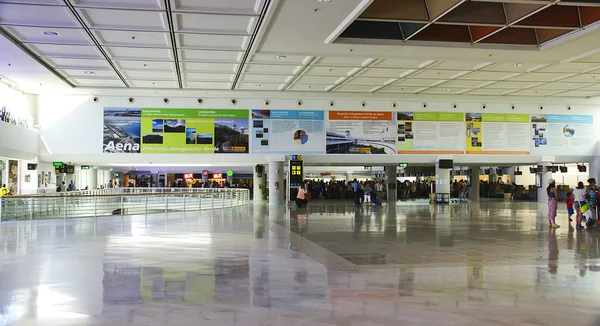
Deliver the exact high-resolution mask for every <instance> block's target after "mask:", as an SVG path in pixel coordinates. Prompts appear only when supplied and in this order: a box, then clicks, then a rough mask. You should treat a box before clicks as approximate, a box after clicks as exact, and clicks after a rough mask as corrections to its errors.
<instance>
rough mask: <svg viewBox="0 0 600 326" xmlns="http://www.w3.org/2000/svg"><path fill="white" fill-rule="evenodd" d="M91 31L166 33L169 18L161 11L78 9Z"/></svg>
mask: <svg viewBox="0 0 600 326" xmlns="http://www.w3.org/2000/svg"><path fill="white" fill-rule="evenodd" d="M77 11H78V12H79V14H80V15H81V17H82V18H83V19H84V20H85V22H86V23H87V25H88V26H89V27H90V28H91V29H124V30H145V31H166V30H168V28H167V16H166V13H164V12H160V11H133V10H110V9H77Z"/></svg>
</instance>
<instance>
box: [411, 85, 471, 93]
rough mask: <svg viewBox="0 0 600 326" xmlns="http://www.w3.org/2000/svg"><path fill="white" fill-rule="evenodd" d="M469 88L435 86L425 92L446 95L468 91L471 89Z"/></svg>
mask: <svg viewBox="0 0 600 326" xmlns="http://www.w3.org/2000/svg"><path fill="white" fill-rule="evenodd" d="M469 90H470V89H469V88H458V87H453V88H449V87H433V88H430V89H427V90H424V91H423V92H421V93H423V94H445V95H457V94H462V93H464V92H466V91H469Z"/></svg>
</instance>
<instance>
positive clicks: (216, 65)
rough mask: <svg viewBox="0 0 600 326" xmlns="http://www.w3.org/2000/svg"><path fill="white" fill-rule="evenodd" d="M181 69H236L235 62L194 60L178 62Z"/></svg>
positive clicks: (228, 71)
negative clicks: (202, 61) (201, 61)
mask: <svg viewBox="0 0 600 326" xmlns="http://www.w3.org/2000/svg"><path fill="white" fill-rule="evenodd" d="M180 65H181V70H182V71H195V72H225V73H234V72H236V71H237V68H238V65H237V64H226V63H196V62H184V63H180Z"/></svg>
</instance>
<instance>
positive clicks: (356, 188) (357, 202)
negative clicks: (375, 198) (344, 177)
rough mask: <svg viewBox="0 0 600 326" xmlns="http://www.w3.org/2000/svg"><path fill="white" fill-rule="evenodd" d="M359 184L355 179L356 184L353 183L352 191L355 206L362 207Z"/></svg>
mask: <svg viewBox="0 0 600 326" xmlns="http://www.w3.org/2000/svg"><path fill="white" fill-rule="evenodd" d="M359 190H360V189H359V184H358V180H356V179H354V182H353V183H352V191H353V193H354V205H356V206H358V205H360V192H359Z"/></svg>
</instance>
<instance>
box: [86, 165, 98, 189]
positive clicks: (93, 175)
mask: <svg viewBox="0 0 600 326" xmlns="http://www.w3.org/2000/svg"><path fill="white" fill-rule="evenodd" d="M85 186H88V187H89V188H88V189H90V190H91V189H96V188H98V168H91V169H89V170H88V183H87V185H84V188H85Z"/></svg>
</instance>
